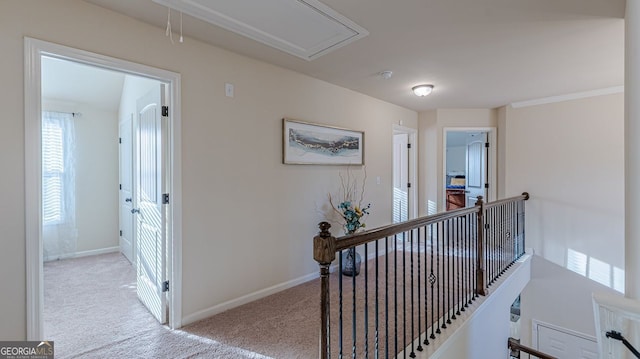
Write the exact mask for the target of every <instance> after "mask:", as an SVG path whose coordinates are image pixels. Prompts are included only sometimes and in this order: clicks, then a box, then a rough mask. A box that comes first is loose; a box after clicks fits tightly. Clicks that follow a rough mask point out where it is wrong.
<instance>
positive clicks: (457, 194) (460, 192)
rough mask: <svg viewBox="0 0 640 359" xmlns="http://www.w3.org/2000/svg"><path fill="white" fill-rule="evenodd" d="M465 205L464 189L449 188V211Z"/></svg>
mask: <svg viewBox="0 0 640 359" xmlns="http://www.w3.org/2000/svg"><path fill="white" fill-rule="evenodd" d="M464 207H465V200H464V189H447V211H450V210H452V209H458V208H464Z"/></svg>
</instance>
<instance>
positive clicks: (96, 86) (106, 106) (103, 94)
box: [42, 57, 125, 111]
mask: <svg viewBox="0 0 640 359" xmlns="http://www.w3.org/2000/svg"><path fill="white" fill-rule="evenodd" d="M124 76H125V75H124V74H122V73H119V72H115V71H110V70H104V69H101V68H97V67H93V66H87V65H83V64H78V63H75V62H71V61H66V60H59V59H54V58H50V57H43V58H42V98H43V99H48V100H59V101H66V102H74V103H79V104H89V105H92V106H94V107H96V108H99V109H101V110H105V111H118V108H119V107H120V97H121V95H122V85H123V83H124Z"/></svg>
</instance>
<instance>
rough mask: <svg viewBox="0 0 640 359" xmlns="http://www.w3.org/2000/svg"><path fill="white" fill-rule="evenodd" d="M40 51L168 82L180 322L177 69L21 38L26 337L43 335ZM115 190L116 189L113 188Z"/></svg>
mask: <svg viewBox="0 0 640 359" xmlns="http://www.w3.org/2000/svg"><path fill="white" fill-rule="evenodd" d="M43 56H46V57H52V58H58V59H61V60H67V61H73V62H76V63H80V64H85V65H90V66H95V67H99V68H104V69H109V70H115V71H119V72H122V73H126V74H131V75H135V76H141V77H147V78H150V79H154V80H158V81H160V82H163V83H166V84H167V85H168V88H169V92H170V102H169V117H170V119H171V120H170V122H169V131H168V132H169V148H168V150H169V168H168V172H169V175H168V177H169V183H170V184H169V185H170V194H171V201H170V204H169V209H168V210H169V221H168V222H169V225H170V229H169V233H168V237H169V240H168V245H167V247H168V250H169V252H168V255H167V257H168V263H167V269H168V271H169V273H170V275H169V280H170V281H171V291H170V292H169V326H170V327H171V328H174V329H175V328H180V327H181V326H182V282H181V278H182V202H181V200H182V182H181V178H182V168H181V162H180V159H181V157H182V156H181V150H180V149H181V143H180V139H181V118H180V113H181V110H180V88H181V77H180V74H178V73H175V72H171V71H167V70H163V69H158V68H154V67H150V66H146V65H142V64H138V63H134V62H130V61H126V60H121V59H117V58H113V57H109V56H105V55H100V54H96V53H92V52H88V51H84V50H79V49H75V48H72V47H68V46H63V45H59V44H55V43H51V42H47V41H42V40H38V39H34V38H29V37H25V39H24V59H25V60H24V61H25V62H24V65H25V66H24V68H25V73H24V78H25V84H24V91H25V93H24V97H25V108H24V112H25V114H24V116H25V118H24V121H25V222H26V223H25V224H26V228H25V232H26V233H25V235H26V264H27V266H26V267H27V268H26V269H27V273H26V274H27V276H26V282H27V283H26V285H27V303H26V304H27V340H44V339H45V338H43V335H44V329H43V318H42V313H43V310H44V284H43V253H42V215H41V211H40V209H41V207H42V190H41V188H42V187H41V184H42V169H41V168H42V160H41V150H40V149H41V139H40V137H41V118H42V96H41V78H42V76H41V75H42V74H41V59H42V57H43ZM115 190H116V189H114V191H115Z"/></svg>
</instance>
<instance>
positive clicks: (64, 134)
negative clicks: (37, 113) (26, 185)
mask: <svg viewBox="0 0 640 359" xmlns="http://www.w3.org/2000/svg"><path fill="white" fill-rule="evenodd" d="M75 146H76V141H75V130H74V123H73V115H72V114H70V113H61V112H48V111H45V112H43V113H42V243H43V251H44V260H45V261H46V260H55V259H60V258H65V257H70V256H73V254H75V252H76V244H77V240H78V229H77V228H76V196H75V192H76V190H75V188H76V183H75V172H76V171H75V167H76V166H75V157H76V155H75Z"/></svg>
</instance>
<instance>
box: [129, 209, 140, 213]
mask: <svg viewBox="0 0 640 359" xmlns="http://www.w3.org/2000/svg"><path fill="white" fill-rule="evenodd" d="M131 213H133V214H136V213H140V209H139V208H133V209H132V210H131Z"/></svg>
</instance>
